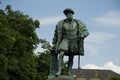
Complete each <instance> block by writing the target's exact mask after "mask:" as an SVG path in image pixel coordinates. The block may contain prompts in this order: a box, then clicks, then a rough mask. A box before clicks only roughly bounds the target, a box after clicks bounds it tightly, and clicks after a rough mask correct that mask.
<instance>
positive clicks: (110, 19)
mask: <svg viewBox="0 0 120 80" xmlns="http://www.w3.org/2000/svg"><path fill="white" fill-rule="evenodd" d="M93 20H94V21H95V23H97V24H102V25H108V26H118V27H120V11H116V12H109V13H106V14H104V15H103V16H100V17H96V18H94V19H93Z"/></svg>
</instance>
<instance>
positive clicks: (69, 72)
mask: <svg viewBox="0 0 120 80" xmlns="http://www.w3.org/2000/svg"><path fill="white" fill-rule="evenodd" d="M70 70H71V68H70V69H68V75H69V76H71V75H72V74H71V71H70Z"/></svg>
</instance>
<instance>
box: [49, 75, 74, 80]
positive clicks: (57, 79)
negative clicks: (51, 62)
mask: <svg viewBox="0 0 120 80" xmlns="http://www.w3.org/2000/svg"><path fill="white" fill-rule="evenodd" d="M48 80H75V79H74V77H73V76H62V75H61V76H57V77H51V78H48Z"/></svg>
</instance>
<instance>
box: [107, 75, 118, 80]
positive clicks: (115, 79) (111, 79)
mask: <svg viewBox="0 0 120 80" xmlns="http://www.w3.org/2000/svg"><path fill="white" fill-rule="evenodd" d="M109 80H120V77H119V76H112V77H111V78H110V79H109Z"/></svg>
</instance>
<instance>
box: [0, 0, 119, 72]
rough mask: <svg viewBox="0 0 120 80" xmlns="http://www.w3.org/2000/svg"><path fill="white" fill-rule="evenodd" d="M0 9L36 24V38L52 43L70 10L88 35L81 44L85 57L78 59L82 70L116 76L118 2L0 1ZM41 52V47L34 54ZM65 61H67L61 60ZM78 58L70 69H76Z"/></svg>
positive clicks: (94, 0) (117, 70)
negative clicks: (101, 71) (38, 23)
mask: <svg viewBox="0 0 120 80" xmlns="http://www.w3.org/2000/svg"><path fill="white" fill-rule="evenodd" d="M0 1H1V4H0V8H2V9H4V8H5V6H6V5H7V4H10V5H11V6H12V9H13V10H20V11H21V12H23V13H24V14H27V15H29V16H30V17H31V18H33V19H34V20H35V19H38V20H39V21H40V28H39V29H37V30H36V33H37V35H38V37H39V38H42V39H46V40H47V41H49V42H50V43H52V39H53V36H54V30H55V26H56V24H57V22H58V21H60V20H62V19H64V18H66V17H65V15H64V14H63V10H64V9H66V8H71V9H73V10H74V12H75V14H74V18H75V19H79V20H81V21H82V22H83V23H84V24H86V27H87V28H88V31H89V33H90V34H89V36H88V37H87V38H86V39H85V40H84V50H85V55H84V56H82V57H80V58H81V59H80V65H81V68H83V69H107V70H109V69H110V70H112V71H115V72H117V73H119V74H120V36H119V34H120V5H119V4H120V0H51V1H50V0H0ZM41 51H43V50H42V49H41V45H38V48H37V49H36V50H35V53H37V52H41ZM64 60H67V57H65V58H64ZM77 63H78V57H77V56H75V58H74V65H73V68H77V67H78V64H77Z"/></svg>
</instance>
